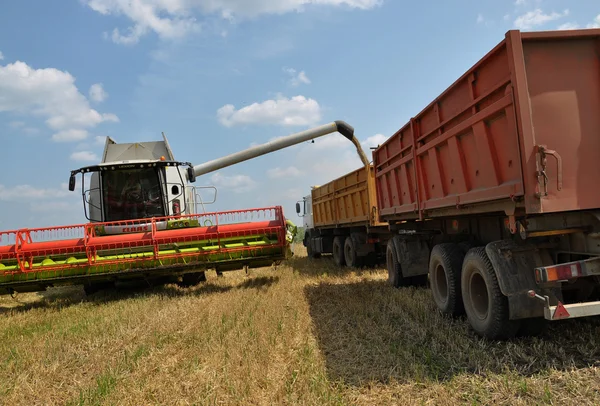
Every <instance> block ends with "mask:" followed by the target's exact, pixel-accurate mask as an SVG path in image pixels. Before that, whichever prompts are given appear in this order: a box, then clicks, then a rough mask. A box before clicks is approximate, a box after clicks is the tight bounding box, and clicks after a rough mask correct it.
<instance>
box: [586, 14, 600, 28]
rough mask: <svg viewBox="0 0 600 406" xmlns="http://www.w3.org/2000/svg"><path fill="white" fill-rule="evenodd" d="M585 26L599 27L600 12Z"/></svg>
mask: <svg viewBox="0 0 600 406" xmlns="http://www.w3.org/2000/svg"><path fill="white" fill-rule="evenodd" d="M587 28H600V14H598V15H597V16H596V18H595V19H594V21H593V22H592V23H590V24H588V25H587Z"/></svg>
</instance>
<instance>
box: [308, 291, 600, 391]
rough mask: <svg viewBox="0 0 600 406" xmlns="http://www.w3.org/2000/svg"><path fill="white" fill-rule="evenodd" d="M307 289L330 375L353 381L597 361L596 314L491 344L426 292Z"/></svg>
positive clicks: (436, 377)
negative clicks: (533, 334) (448, 314)
mask: <svg viewBox="0 0 600 406" xmlns="http://www.w3.org/2000/svg"><path fill="white" fill-rule="evenodd" d="M305 294H306V297H307V299H308V303H309V306H310V314H311V317H312V320H313V324H314V327H315V335H316V337H317V340H318V345H319V347H320V350H321V351H322V354H323V355H324V357H325V361H326V368H327V372H328V375H329V378H330V379H332V380H334V381H337V380H343V381H344V382H345V383H346V384H350V385H356V386H362V385H364V384H366V383H368V382H372V381H376V382H381V383H389V382H390V381H392V380H394V381H399V382H412V383H414V382H415V381H416V382H427V381H445V380H448V379H450V378H452V377H453V376H456V375H458V374H464V373H468V374H476V375H483V376H485V375H486V374H505V373H516V374H519V375H521V376H531V375H533V374H536V373H539V372H543V371H545V370H548V369H550V368H555V369H559V370H570V369H572V368H584V367H589V366H600V361H599V360H600V335H599V334H598V333H600V321H599V319H598V318H588V319H579V320H566V321H562V322H555V324H552V325H551V327H550V328H549V330H548V332H547V333H546V335H545V336H543V337H541V338H522V339H515V340H512V341H510V342H490V341H487V340H484V339H481V338H479V337H477V336H475V335H474V334H473V333H472V332H471V330H470V328H469V326H468V323H467V321H466V319H464V318H463V319H449V318H445V317H442V316H441V315H439V314H438V312H437V311H436V309H435V308H434V306H433V301H432V300H431V298H430V292H429V290H428V289H424V288H419V289H417V288H408V289H394V288H392V287H390V286H389V285H388V284H387V283H386V282H385V281H364V282H357V283H351V284H330V283H321V284H319V285H308V286H306V287H305Z"/></svg>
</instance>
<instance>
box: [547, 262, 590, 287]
mask: <svg viewBox="0 0 600 406" xmlns="http://www.w3.org/2000/svg"><path fill="white" fill-rule="evenodd" d="M580 276H583V273H582V272H581V263H579V262H575V263H568V264H562V265H556V266H548V267H542V268H536V270H535V279H536V280H537V282H538V283H540V282H556V281H566V280H569V279H574V278H578V277H580Z"/></svg>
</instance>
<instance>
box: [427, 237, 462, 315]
mask: <svg viewBox="0 0 600 406" xmlns="http://www.w3.org/2000/svg"><path fill="white" fill-rule="evenodd" d="M464 257H465V254H464V253H463V251H462V250H461V248H460V247H459V246H458V245H456V244H452V243H446V244H439V245H436V246H435V247H433V250H431V256H430V260H429V281H430V284H431V293H432V296H433V301H434V302H435V304H436V306H437V307H438V309H439V310H440V311H441V312H442V313H444V314H448V315H451V316H453V317H456V316H460V315H462V314H463V313H464V305H463V299H462V293H461V286H460V284H461V282H460V275H461V271H462V265H463V259H464Z"/></svg>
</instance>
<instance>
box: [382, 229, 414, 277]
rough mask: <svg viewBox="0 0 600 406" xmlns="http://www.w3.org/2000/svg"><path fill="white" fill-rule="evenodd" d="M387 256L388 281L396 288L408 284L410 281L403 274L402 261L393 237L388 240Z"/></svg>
mask: <svg viewBox="0 0 600 406" xmlns="http://www.w3.org/2000/svg"><path fill="white" fill-rule="evenodd" d="M385 258H386V261H385V262H386V267H387V271H388V283H389V284H390V285H392V286H393V287H395V288H399V287H402V286H408V285H409V283H408V282H409V281H407V280H406V278H404V277H403V276H402V265H400V261H398V256H397V255H396V248H395V247H394V241H393V240H392V239H390V240H389V241H388V244H387V248H386V252H385Z"/></svg>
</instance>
